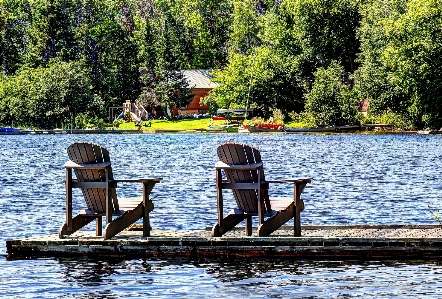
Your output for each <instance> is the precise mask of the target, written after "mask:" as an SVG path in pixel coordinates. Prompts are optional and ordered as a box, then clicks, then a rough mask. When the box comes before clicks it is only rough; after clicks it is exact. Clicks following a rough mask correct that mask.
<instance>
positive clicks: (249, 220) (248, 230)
mask: <svg viewBox="0 0 442 299" xmlns="http://www.w3.org/2000/svg"><path fill="white" fill-rule="evenodd" d="M251 235H252V216H248V217H247V218H246V236H251Z"/></svg>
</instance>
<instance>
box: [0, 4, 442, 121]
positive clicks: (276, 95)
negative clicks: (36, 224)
mask: <svg viewBox="0 0 442 299" xmlns="http://www.w3.org/2000/svg"><path fill="white" fill-rule="evenodd" d="M441 52H442V2H441V1H440V0H333V1H332V0H330V1H319V0H276V1H275V0H272V1H270V0H222V1H219V0H217V1H215V0H107V1H102V0H28V1H23V0H0V61H1V72H0V124H3V125H11V124H14V125H22V126H36V127H40V128H54V127H63V126H64V127H66V126H67V125H68V124H69V123H70V121H71V120H72V119H76V120H77V122H78V123H84V122H94V121H100V119H105V118H106V117H107V115H108V109H109V107H111V106H120V105H122V103H123V102H125V101H126V100H132V101H143V103H145V104H146V105H171V104H173V103H177V104H179V105H182V104H183V101H184V99H183V98H180V96H177V95H183V97H185V96H186V92H188V91H189V90H188V86H185V84H181V85H180V86H177V85H176V84H175V85H174V84H171V83H170V82H171V81H172V79H173V80H175V81H176V80H178V81H179V82H181V78H180V77H179V74H178V73H177V71H179V70H183V69H213V75H214V78H213V80H214V81H216V82H218V83H220V85H219V86H218V87H217V88H215V89H214V90H213V92H212V93H211V95H210V97H209V98H206V102H207V103H209V104H210V106H211V107H212V108H213V109H216V108H217V107H221V108H227V107H238V106H245V105H247V104H249V105H250V106H251V107H255V108H257V109H258V110H261V111H262V113H263V114H264V116H269V115H271V113H272V111H273V110H275V109H279V110H281V111H282V112H283V113H284V114H285V115H286V116H289V115H290V116H291V117H294V118H299V119H301V120H302V121H303V122H304V123H306V124H308V125H313V126H329V125H345V124H355V123H359V122H361V121H363V122H379V121H382V122H394V123H395V124H396V125H398V126H400V127H403V128H417V129H420V128H437V129H439V128H440V127H441V126H442V103H441V102H442V83H441V78H442V77H441V75H440V70H441V69H442V68H441V62H442V56H441V55H440V54H441ZM186 99H187V98H186ZM364 100H368V102H369V106H368V107H369V108H368V109H369V110H368V112H369V114H368V116H367V117H366V118H365V119H362V118H361V116H360V115H359V114H358V113H357V109H358V106H359V104H360V103H361V102H362V101H364Z"/></svg>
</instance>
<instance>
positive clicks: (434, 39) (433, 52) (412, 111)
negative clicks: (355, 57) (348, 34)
mask: <svg viewBox="0 0 442 299" xmlns="http://www.w3.org/2000/svg"><path fill="white" fill-rule="evenodd" d="M362 13H363V15H364V18H363V22H362V24H361V27H360V30H359V36H360V37H361V48H362V53H361V62H362V66H361V68H360V69H359V71H358V75H357V78H358V80H357V82H358V89H359V90H360V91H361V93H362V94H363V95H364V96H365V97H366V98H368V99H370V112H371V113H374V114H376V115H382V114H383V113H384V112H385V111H387V109H389V110H391V111H393V112H396V113H399V114H402V115H403V116H404V117H405V118H409V119H410V120H411V123H412V125H413V126H414V127H416V128H425V127H429V128H437V129H438V128H440V127H441V126H442V96H441V94H442V85H441V84H440V83H441V81H440V75H439V70H440V68H441V67H442V60H441V59H440V57H441V54H442V43H441V42H442V33H441V31H440V30H439V28H440V20H441V18H442V6H441V5H440V1H438V0H419V1H416V0H408V1H407V0H388V1H382V3H381V2H380V1H372V2H370V3H369V4H367V5H365V6H364V7H363V9H362Z"/></svg>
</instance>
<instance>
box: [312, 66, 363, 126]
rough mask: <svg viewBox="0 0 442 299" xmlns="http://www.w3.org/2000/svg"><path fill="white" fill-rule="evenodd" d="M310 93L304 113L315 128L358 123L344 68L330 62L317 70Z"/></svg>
mask: <svg viewBox="0 0 442 299" xmlns="http://www.w3.org/2000/svg"><path fill="white" fill-rule="evenodd" d="M314 76H315V81H314V83H313V86H312V89H311V91H310V92H309V93H308V94H307V95H306V97H307V101H306V103H305V108H306V113H307V114H308V115H309V116H310V117H311V119H312V120H313V125H314V126H317V127H326V126H341V125H352V124H357V123H358V104H359V103H358V101H357V99H355V97H354V95H352V91H351V88H350V87H349V86H347V84H346V81H347V80H346V77H345V72H344V68H343V67H342V66H340V65H339V63H337V62H332V63H331V64H330V66H329V67H328V68H319V69H318V70H317V71H316V72H315V74H314Z"/></svg>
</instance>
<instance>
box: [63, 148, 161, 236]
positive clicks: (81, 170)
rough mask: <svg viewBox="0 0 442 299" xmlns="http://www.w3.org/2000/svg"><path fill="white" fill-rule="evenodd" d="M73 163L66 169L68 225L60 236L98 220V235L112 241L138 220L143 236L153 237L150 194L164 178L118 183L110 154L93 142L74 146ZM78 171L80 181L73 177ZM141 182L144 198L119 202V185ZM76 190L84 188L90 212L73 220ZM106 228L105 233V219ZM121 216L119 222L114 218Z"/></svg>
mask: <svg viewBox="0 0 442 299" xmlns="http://www.w3.org/2000/svg"><path fill="white" fill-rule="evenodd" d="M67 152H68V156H69V159H70V161H68V162H67V163H66V164H65V168H66V182H65V184H66V223H64V224H63V226H62V227H61V229H60V233H59V237H60V238H65V236H66V235H70V234H72V233H74V232H76V231H78V230H79V229H81V228H82V227H84V226H85V225H86V224H88V223H90V222H91V221H92V220H94V219H95V220H96V235H97V236H101V235H102V236H103V238H104V239H110V238H112V237H113V236H115V235H116V234H118V233H119V232H121V231H122V230H124V229H125V228H127V227H129V226H130V225H131V224H133V223H134V222H136V221H137V220H139V219H141V218H143V236H145V237H147V236H149V235H150V230H151V227H150V223H149V213H150V212H151V211H152V210H153V208H154V206H153V203H152V201H151V200H150V199H149V195H150V193H151V191H152V189H153V187H154V186H155V184H156V183H158V182H160V181H161V180H162V179H161V178H149V179H125V180H114V178H113V174H112V167H111V162H110V157H109V152H108V150H107V149H106V148H104V147H101V146H100V145H98V144H93V143H86V142H83V143H73V144H71V145H70V146H69V147H68V149H67ZM72 170H74V173H75V176H76V179H73V178H72ZM126 182H138V183H141V184H142V187H143V188H142V198H128V199H118V198H117V194H116V190H115V188H116V187H117V183H126ZM72 188H81V191H82V193H83V197H84V199H85V201H86V205H87V209H85V210H82V211H80V212H79V213H78V214H77V215H76V216H75V217H74V218H72ZM103 216H105V217H106V228H105V230H104V233H103V234H102V217H103ZM113 216H117V218H116V219H114V220H113V219H112V218H113Z"/></svg>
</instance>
